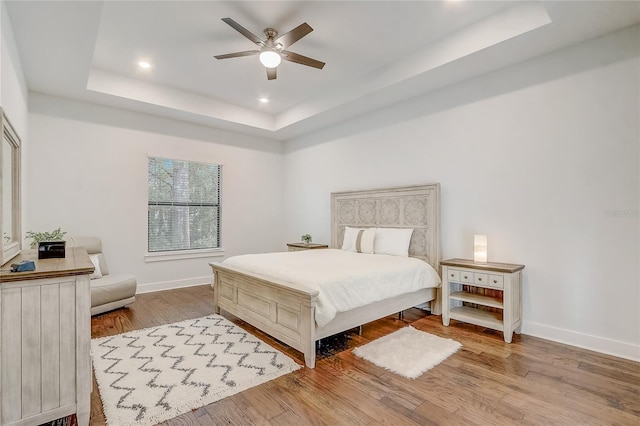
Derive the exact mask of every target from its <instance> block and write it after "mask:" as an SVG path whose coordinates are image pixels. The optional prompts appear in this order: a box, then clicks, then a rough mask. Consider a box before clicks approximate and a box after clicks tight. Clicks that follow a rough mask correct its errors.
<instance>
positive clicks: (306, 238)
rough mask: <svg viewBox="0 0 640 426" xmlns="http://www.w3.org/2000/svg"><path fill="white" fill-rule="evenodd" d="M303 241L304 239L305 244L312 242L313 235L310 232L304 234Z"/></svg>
mask: <svg viewBox="0 0 640 426" xmlns="http://www.w3.org/2000/svg"><path fill="white" fill-rule="evenodd" d="M301 238H302V241H304V243H305V244H307V245H308V244H309V243H311V235H309V234H304V235H303V236H302V237H301Z"/></svg>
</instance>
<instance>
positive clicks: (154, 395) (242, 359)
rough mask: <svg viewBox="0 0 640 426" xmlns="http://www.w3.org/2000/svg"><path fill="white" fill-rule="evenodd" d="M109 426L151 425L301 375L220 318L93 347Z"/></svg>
mask: <svg viewBox="0 0 640 426" xmlns="http://www.w3.org/2000/svg"><path fill="white" fill-rule="evenodd" d="M91 357H92V359H93V368H94V370H95V374H96V380H97V382H98V388H99V390H100V397H101V399H102V407H103V411H104V414H105V417H106V420H107V424H108V425H111V426H116V425H117V426H126V425H137V426H141V425H153V424H156V423H160V422H162V421H164V420H167V419H171V418H173V417H176V416H178V415H180V414H182V413H186V412H188V411H189V410H192V409H195V408H198V407H202V406H204V405H207V404H210V403H212V402H214V401H218V400H220V399H222V398H225V397H227V396H230V395H233V394H236V393H238V392H241V391H243V390H245V389H248V388H250V387H252V386H256V385H259V384H261V383H264V382H267V381H269V380H272V379H275V378H276V377H279V376H282V375H284V374H287V373H290V372H292V371H295V370H297V369H299V368H301V366H300V365H298V364H297V363H296V362H295V361H293V360H292V359H291V358H289V357H288V356H286V355H284V354H283V353H281V352H280V351H278V350H276V349H274V348H273V347H271V346H269V345H267V344H266V343H264V342H262V341H261V340H260V339H258V338H257V337H255V336H253V335H251V334H249V333H247V332H246V331H244V330H243V329H242V328H240V327H238V326H236V325H235V324H233V323H231V322H229V321H228V320H226V319H225V318H223V317H221V316H220V315H211V316H207V317H204V318H198V319H194V320H187V321H181V322H178V323H174V324H167V325H162V326H158V327H152V328H146V329H143V330H136V331H132V332H129V333H123V334H118V335H116V336H110V337H102V338H99V339H93V340H92V341H91Z"/></svg>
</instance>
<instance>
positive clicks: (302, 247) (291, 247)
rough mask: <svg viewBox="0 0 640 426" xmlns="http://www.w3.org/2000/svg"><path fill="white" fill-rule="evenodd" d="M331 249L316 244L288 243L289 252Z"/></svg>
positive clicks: (324, 245)
mask: <svg viewBox="0 0 640 426" xmlns="http://www.w3.org/2000/svg"><path fill="white" fill-rule="evenodd" d="M326 248H329V246H328V245H326V244H314V243H309V244H305V243H288V244H287V249H288V251H301V250H314V249H326Z"/></svg>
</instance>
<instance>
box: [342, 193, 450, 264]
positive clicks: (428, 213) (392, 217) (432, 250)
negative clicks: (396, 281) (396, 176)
mask: <svg viewBox="0 0 640 426" xmlns="http://www.w3.org/2000/svg"><path fill="white" fill-rule="evenodd" d="M345 226H352V227H358V228H372V227H378V228H413V229H414V231H413V235H412V236H411V245H410V246H409V256H412V257H418V258H422V259H424V260H425V261H427V262H428V263H429V264H431V266H433V268H434V269H435V270H436V271H438V273H439V272H440V184H439V183H434V184H429V185H414V186H401V187H394V188H382V189H369V190H363V191H346V192H334V193H332V194H331V247H333V248H339V247H340V246H341V245H342V239H343V236H344V228H345Z"/></svg>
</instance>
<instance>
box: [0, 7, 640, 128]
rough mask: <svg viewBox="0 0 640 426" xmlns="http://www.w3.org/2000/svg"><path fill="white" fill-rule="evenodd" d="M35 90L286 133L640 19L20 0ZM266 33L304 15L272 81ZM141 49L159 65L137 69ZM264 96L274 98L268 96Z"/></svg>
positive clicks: (542, 11) (527, 10)
mask: <svg viewBox="0 0 640 426" xmlns="http://www.w3.org/2000/svg"><path fill="white" fill-rule="evenodd" d="M6 3H7V9H8V11H9V16H10V19H11V22H12V25H13V31H14V34H15V39H16V44H17V46H18V50H19V52H20V56H21V60H22V65H23V68H24V72H25V76H26V79H27V84H28V86H29V89H30V90H33V91H37V92H41V93H48V94H53V95H58V96H63V97H67V98H73V99H79V100H86V101H89V102H95V103H100V104H106V105H111V106H116V107H121V108H125V109H130V110H135V111H141V112H147V113H151V114H155V115H160V116H164V117H170V118H175V119H179V120H183V121H188V122H194V123H199V124H203V125H207V126H214V127H218V128H224V129H230V130H235V131H239V132H242V133H247V134H252V135H257V136H261V137H267V138H271V139H277V140H287V139H290V138H293V137H296V136H299V135H303V134H305V133H308V132H312V131H313V130H316V129H319V128H323V127H326V126H328V125H331V124H332V123H336V122H338V121H341V120H345V119H347V118H349V117H353V116H356V115H361V114H364V113H366V112H368V111H371V110H373V109H377V108H382V107H385V106H388V105H390V104H392V103H395V102H398V101H401V100H403V99H408V98H410V97H414V96H418V95H421V94H424V93H428V92H429V91H432V90H435V89H438V88H441V87H444V86H447V85H451V84H455V83H457V82H460V81H462V80H465V79H469V78H472V77H475V76H477V75H480V74H482V73H485V72H488V71H491V70H495V69H498V68H502V67H505V66H508V65H511V64H514V63H517V62H521V61H524V60H527V59H530V58H532V57H535V56H538V55H541V54H544V53H547V52H551V51H554V50H557V49H560V48H562V47H565V46H568V45H571V44H574V43H577V42H580V41H583V40H588V39H591V38H595V37H598V36H600V35H603V34H605V33H607V32H611V31H614V30H617V29H621V28H624V27H627V26H629V25H633V24H636V23H638V22H640V3H639V2H635V1H631V2H629V1H621V2H612V1H588V2H586V1H533V2H523V1H463V0H459V1H404V2H403V1H253V2H249V1H82V2H79V1H12V0H8V1H6ZM225 17H230V18H232V19H234V20H235V21H236V22H238V23H239V24H241V25H243V26H244V27H245V28H247V29H248V30H249V31H251V32H253V33H254V34H256V35H257V36H259V37H262V36H263V34H262V30H263V29H264V28H266V27H274V28H276V29H277V30H278V31H279V32H280V33H281V34H283V33H285V32H287V31H289V30H291V29H292V28H294V27H296V26H298V25H299V24H301V23H302V22H307V23H308V24H309V25H311V27H313V28H314V31H313V32H311V33H310V34H309V35H307V36H306V37H304V38H303V39H301V40H300V41H298V42H297V43H295V44H294V45H292V46H290V47H289V48H288V50H291V51H293V52H296V53H300V54H302V55H305V56H309V57H312V58H315V59H318V60H321V61H323V62H326V66H325V67H324V69H323V70H317V69H314V68H310V67H306V66H302V65H299V64H295V63H291V62H286V61H285V62H283V63H282V64H281V65H280V66H279V67H278V79H277V80H272V81H268V80H267V78H266V72H265V69H264V67H262V66H261V65H260V64H259V62H258V58H257V57H255V56H252V57H242V58H234V59H226V60H216V59H214V58H213V55H218V54H223V53H230V52H235V51H242V50H251V49H254V48H255V45H254V44H252V43H251V42H250V41H249V40H248V39H246V38H244V37H243V36H242V35H241V34H240V33H238V32H237V31H235V30H234V29H232V28H231V27H230V26H228V25H227V24H225V23H224V22H223V21H221V18H225ZM140 60H147V61H149V62H150V63H151V64H152V67H151V69H149V70H142V69H140V68H139V67H138V66H137V62H138V61H140ZM260 97H268V98H269V99H270V102H269V103H268V104H261V103H260V102H259V100H258V99H259V98H260Z"/></svg>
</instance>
